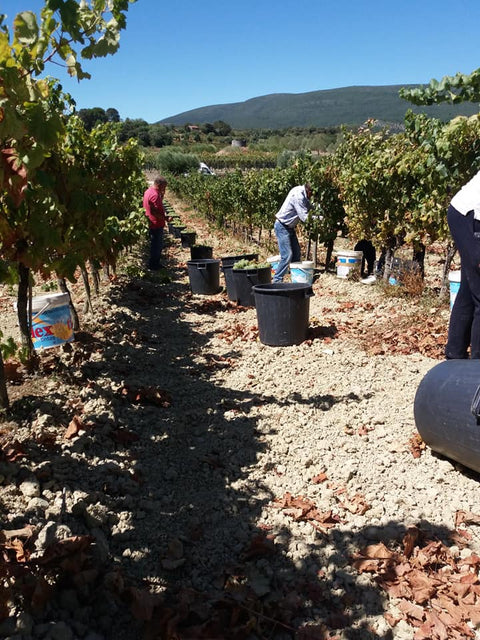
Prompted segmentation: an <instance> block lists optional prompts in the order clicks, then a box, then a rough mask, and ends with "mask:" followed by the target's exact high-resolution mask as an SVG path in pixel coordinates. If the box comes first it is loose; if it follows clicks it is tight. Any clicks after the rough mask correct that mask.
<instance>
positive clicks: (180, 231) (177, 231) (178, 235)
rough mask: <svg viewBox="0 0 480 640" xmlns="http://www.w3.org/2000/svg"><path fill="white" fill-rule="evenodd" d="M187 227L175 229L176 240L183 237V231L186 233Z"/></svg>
mask: <svg viewBox="0 0 480 640" xmlns="http://www.w3.org/2000/svg"><path fill="white" fill-rule="evenodd" d="M186 228H187V227H173V235H174V236H175V238H180V237H181V235H182V231H185V229H186Z"/></svg>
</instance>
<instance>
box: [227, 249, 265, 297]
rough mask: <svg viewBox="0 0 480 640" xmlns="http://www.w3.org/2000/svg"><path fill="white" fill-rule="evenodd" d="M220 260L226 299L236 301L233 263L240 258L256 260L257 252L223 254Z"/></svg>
mask: <svg viewBox="0 0 480 640" xmlns="http://www.w3.org/2000/svg"><path fill="white" fill-rule="evenodd" d="M220 260H221V261H222V272H223V276H224V278H225V286H226V289H227V296H228V299H229V300H234V301H236V300H237V292H236V289H235V283H234V281H233V273H232V269H233V265H234V264H235V262H239V261H240V260H258V253H245V254H244V255H241V256H223V258H220Z"/></svg>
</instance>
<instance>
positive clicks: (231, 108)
mask: <svg viewBox="0 0 480 640" xmlns="http://www.w3.org/2000/svg"><path fill="white" fill-rule="evenodd" d="M420 86H422V85H415V84H409V85H379V86H373V85H372V86H371V85H358V86H350V87H340V88H337V89H320V90H318V91H307V92H303V93H270V94H265V95H263V96H257V97H253V98H248V99H247V100H244V101H242V102H229V103H225V104H216V105H208V106H204V107H198V108H196V109H190V110H188V111H183V112H181V113H178V114H176V115H173V116H169V117H168V118H164V119H162V120H160V121H159V123H160V124H173V125H184V124H204V123H206V122H210V123H212V122H216V121H218V120H221V121H223V122H226V123H227V124H229V125H230V126H231V127H233V128H234V129H262V128H264V129H284V128H289V127H309V126H314V127H338V126H340V125H342V124H345V125H353V126H358V125H361V124H362V123H364V122H365V121H366V120H368V119H369V118H373V119H375V120H381V121H384V122H392V123H394V122H396V123H399V122H403V119H404V116H405V113H406V111H407V110H408V109H411V110H412V111H413V112H414V113H426V114H427V115H429V116H430V117H436V118H439V119H440V120H444V121H447V120H450V119H451V118H453V117H455V116H457V115H467V116H468V115H473V114H474V113H478V112H479V111H480V106H479V105H478V104H476V103H475V104H474V103H470V102H465V103H461V104H458V105H452V104H439V105H431V106H425V107H417V106H414V105H411V104H410V103H409V102H407V101H406V100H403V99H402V98H400V97H399V96H398V91H399V90H400V89H401V88H402V87H406V88H414V87H420Z"/></svg>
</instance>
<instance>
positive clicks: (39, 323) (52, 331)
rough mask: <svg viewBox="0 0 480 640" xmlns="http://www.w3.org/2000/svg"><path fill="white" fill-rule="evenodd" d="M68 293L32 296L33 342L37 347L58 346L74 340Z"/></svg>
mask: <svg viewBox="0 0 480 640" xmlns="http://www.w3.org/2000/svg"><path fill="white" fill-rule="evenodd" d="M68 303H69V295H68V293H50V294H48V295H45V296H36V297H34V298H32V342H33V346H34V348H35V349H49V348H50V347H58V346H59V345H61V344H65V342H72V340H73V322H72V316H71V313H70V307H69V306H68Z"/></svg>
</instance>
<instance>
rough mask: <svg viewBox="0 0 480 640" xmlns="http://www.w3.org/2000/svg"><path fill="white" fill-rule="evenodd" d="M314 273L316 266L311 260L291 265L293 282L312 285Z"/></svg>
mask: <svg viewBox="0 0 480 640" xmlns="http://www.w3.org/2000/svg"><path fill="white" fill-rule="evenodd" d="M313 271H314V264H313V262H311V261H310V260H304V261H303V262H291V263H290V275H291V278H292V282H302V283H305V284H312V282H313Z"/></svg>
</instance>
